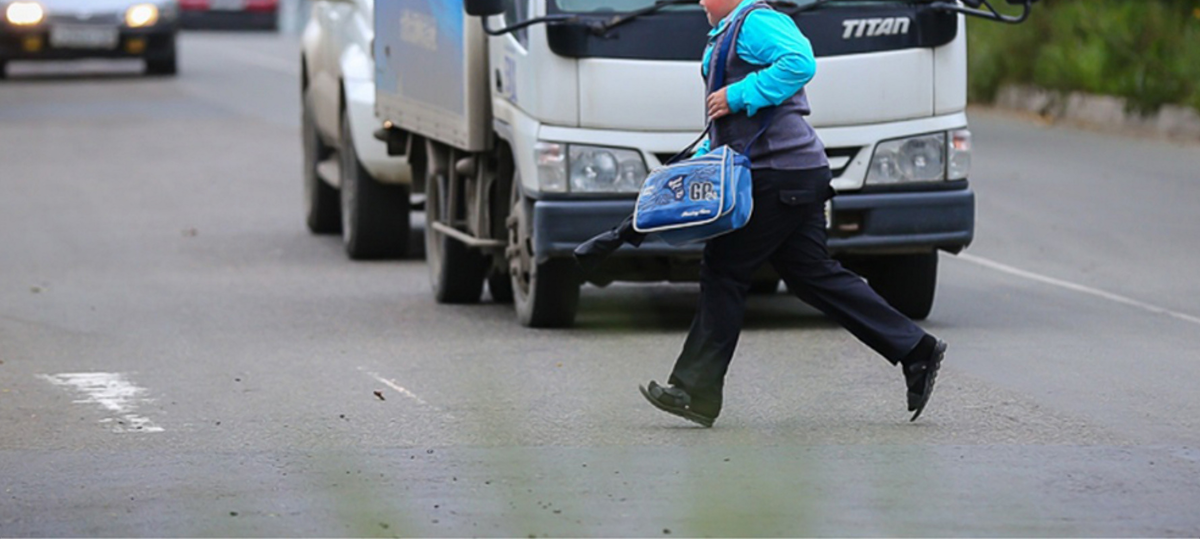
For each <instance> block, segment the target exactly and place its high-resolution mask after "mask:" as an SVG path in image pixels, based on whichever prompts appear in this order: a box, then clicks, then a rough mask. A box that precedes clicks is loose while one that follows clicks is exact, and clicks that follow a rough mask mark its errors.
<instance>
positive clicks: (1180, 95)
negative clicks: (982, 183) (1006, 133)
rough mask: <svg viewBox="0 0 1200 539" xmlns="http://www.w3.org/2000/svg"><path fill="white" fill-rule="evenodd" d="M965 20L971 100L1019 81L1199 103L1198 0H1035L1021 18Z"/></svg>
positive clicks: (1141, 99)
mask: <svg viewBox="0 0 1200 539" xmlns="http://www.w3.org/2000/svg"><path fill="white" fill-rule="evenodd" d="M996 4H997V5H999V6H1002V7H1003V3H1002V2H996ZM968 25H969V31H968V39H969V45H968V46H969V51H970V52H969V55H970V64H969V65H970V78H969V81H970V82H969V92H970V98H971V100H972V101H975V102H991V101H993V100H994V99H995V97H996V95H997V92H998V91H999V90H1000V88H1002V87H1003V86H1005V85H1009V84H1023V85H1032V86H1037V87H1041V88H1045V89H1048V90H1056V91H1061V92H1075V91H1078V92H1086V93H1089V94H1098V95H1111V96H1116V97H1122V98H1125V100H1126V103H1127V106H1128V107H1129V109H1131V110H1132V111H1136V112H1140V113H1144V114H1150V113H1154V112H1156V111H1157V110H1158V109H1159V108H1160V107H1162V106H1163V105H1172V104H1173V105H1183V106H1191V107H1193V108H1195V109H1196V110H1197V111H1200V0H1042V1H1041V2H1039V3H1038V4H1036V5H1035V6H1034V13H1033V15H1032V16H1031V17H1030V19H1029V20H1028V21H1026V22H1025V23H1024V24H1020V25H1017V26H1009V25H1000V24H995V23H991V22H987V21H981V20H971V21H970V22H969V23H968Z"/></svg>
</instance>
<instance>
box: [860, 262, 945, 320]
mask: <svg viewBox="0 0 1200 539" xmlns="http://www.w3.org/2000/svg"><path fill="white" fill-rule="evenodd" d="M937 267H938V254H937V252H936V251H934V252H932V253H922V254H914V255H896V256H881V257H878V258H875V259H874V260H871V262H870V264H869V265H868V266H867V272H866V273H867V275H866V277H867V283H868V284H870V285H871V288H873V289H875V292H878V293H879V295H880V296H883V299H885V300H887V302H888V304H890V305H891V306H892V307H895V308H896V310H897V311H900V312H901V313H903V314H904V315H905V316H907V317H909V318H912V319H913V320H924V319H925V318H927V317H928V316H929V311H931V310H933V295H934V290H935V289H936V288H937Z"/></svg>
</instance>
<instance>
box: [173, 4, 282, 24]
mask: <svg viewBox="0 0 1200 539" xmlns="http://www.w3.org/2000/svg"><path fill="white" fill-rule="evenodd" d="M179 9H180V10H181V15H180V20H181V22H182V24H183V27H184V28H248V29H260V30H275V29H277V28H278V27H279V23H278V21H279V0H179Z"/></svg>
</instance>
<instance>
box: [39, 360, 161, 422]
mask: <svg viewBox="0 0 1200 539" xmlns="http://www.w3.org/2000/svg"><path fill="white" fill-rule="evenodd" d="M38 377H39V378H42V379H43V380H46V381H48V382H50V383H51V384H54V385H56V386H61V387H68V388H71V389H74V390H76V391H78V392H80V393H83V394H84V395H85V396H86V398H83V399H78V400H76V401H74V402H75V403H76V404H99V405H100V406H101V407H102V408H104V409H105V410H108V411H109V412H112V413H113V414H114V416H113V417H106V418H104V419H102V420H100V422H101V423H106V424H109V425H111V426H112V430H113V432H162V431H163V428H162V427H160V426H158V425H155V424H154V422H153V421H150V419H149V418H147V417H144V416H141V415H138V414H137V413H135V410H136V409H137V406H138V405H139V404H141V403H145V402H152V401H153V400H152V399H148V398H145V397H143V396H142V395H144V394H145V393H146V388H143V387H138V386H137V385H134V384H133V382H130V381H129V380H127V379H126V378H125V375H124V374H122V373H119V372H65V373H60V374H40V375H38Z"/></svg>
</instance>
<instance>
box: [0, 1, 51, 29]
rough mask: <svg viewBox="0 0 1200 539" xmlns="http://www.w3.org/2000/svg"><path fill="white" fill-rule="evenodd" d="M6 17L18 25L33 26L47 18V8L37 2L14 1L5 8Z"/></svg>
mask: <svg viewBox="0 0 1200 539" xmlns="http://www.w3.org/2000/svg"><path fill="white" fill-rule="evenodd" d="M4 18H6V19H8V22H9V23H11V24H14V25H16V26H32V25H35V24H38V23H40V22H42V19H45V18H46V10H45V9H42V5H41V4H39V3H37V2H13V3H11V4H9V5H8V8H6V9H5V10H4Z"/></svg>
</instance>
